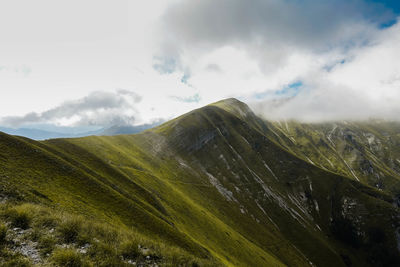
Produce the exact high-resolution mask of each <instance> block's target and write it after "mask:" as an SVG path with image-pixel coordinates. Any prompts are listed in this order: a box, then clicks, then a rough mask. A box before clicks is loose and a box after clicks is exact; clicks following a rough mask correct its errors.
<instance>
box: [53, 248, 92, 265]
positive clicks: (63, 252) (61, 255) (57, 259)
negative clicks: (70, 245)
mask: <svg viewBox="0 0 400 267" xmlns="http://www.w3.org/2000/svg"><path fill="white" fill-rule="evenodd" d="M51 261H52V262H53V263H54V264H55V265H56V266H63V267H82V266H89V264H87V263H85V261H84V260H83V259H82V256H81V255H80V254H79V253H78V252H76V251H75V250H73V249H59V250H56V251H54V253H53V255H52V257H51Z"/></svg>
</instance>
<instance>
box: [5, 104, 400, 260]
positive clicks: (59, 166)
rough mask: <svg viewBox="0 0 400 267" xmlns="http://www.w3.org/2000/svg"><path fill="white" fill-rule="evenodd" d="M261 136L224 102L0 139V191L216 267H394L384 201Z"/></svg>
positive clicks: (389, 206)
mask: <svg viewBox="0 0 400 267" xmlns="http://www.w3.org/2000/svg"><path fill="white" fill-rule="evenodd" d="M271 129H273V127H272V126H271V125H268V123H266V122H264V121H263V120H261V119H260V118H258V117H257V116H255V115H254V113H253V112H251V110H250V109H249V108H248V107H247V106H246V105H245V104H244V103H242V102H239V101H237V100H235V99H228V100H224V101H220V102H217V103H215V104H212V105H209V106H206V107H204V108H201V109H198V110H194V111H192V112H189V113H187V114H185V115H183V116H181V117H178V118H176V119H174V120H172V121H169V122H167V123H165V124H163V125H161V126H159V127H156V128H154V129H151V130H148V131H146V132H143V133H141V134H137V135H122V136H110V137H86V138H78V139H56V140H49V141H45V142H40V143H39V142H34V141H31V140H28V139H24V138H19V137H12V136H8V135H5V134H1V135H0V166H1V169H0V179H1V180H0V181H1V184H0V185H1V188H2V192H5V193H6V192H7V191H10V190H11V188H12V189H13V190H14V189H17V190H18V191H19V192H20V193H21V194H22V195H24V197H25V198H26V199H27V200H31V201H35V202H38V203H41V204H43V205H47V206H49V207H51V208H57V209H65V210H68V211H70V212H75V213H81V214H84V215H85V216H87V218H90V219H91V220H98V221H104V222H106V223H109V224H113V225H117V226H118V227H121V228H127V229H131V228H132V229H135V231H138V232H140V233H142V234H143V235H145V236H146V237H148V238H151V239H156V240H159V241H160V242H163V243H165V244H171V245H174V246H179V247H181V248H183V249H185V250H186V251H188V252H189V253H191V254H193V255H195V256H197V257H200V258H204V259H207V258H211V257H214V258H216V259H217V260H218V261H219V262H221V263H222V264H224V265H227V266H281V265H287V266H309V265H317V266H346V264H347V265H348V264H350V263H351V264H352V265H353V266H396V264H398V263H399V259H398V251H397V239H396V236H397V235H396V234H397V228H398V227H399V225H398V221H399V220H398V218H399V213H398V209H397V207H395V206H394V203H393V200H392V196H391V195H388V194H387V193H385V192H380V191H378V190H377V189H375V188H372V187H369V186H367V185H363V184H361V183H359V182H357V181H355V179H354V178H352V177H345V176H346V174H347V173H342V174H343V175H344V176H339V175H337V174H335V173H334V172H333V171H327V170H324V169H323V168H320V167H318V166H315V165H313V164H311V162H306V161H305V160H304V159H305V158H304V156H303V155H302V154H299V152H297V150H295V149H294V148H292V147H290V146H288V145H287V144H286V143H284V142H283V141H282V140H281V138H283V137H281V138H278V137H276V135H275V137H273V136H272V135H271V133H272V131H270V130H271ZM273 130H274V131H275V130H277V129H273ZM316 165H317V164H316ZM321 167H323V166H321ZM9 189H10V190H9Z"/></svg>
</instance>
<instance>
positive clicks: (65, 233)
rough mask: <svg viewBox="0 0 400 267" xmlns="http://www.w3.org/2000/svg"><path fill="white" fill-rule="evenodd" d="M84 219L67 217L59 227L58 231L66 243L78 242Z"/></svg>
mask: <svg viewBox="0 0 400 267" xmlns="http://www.w3.org/2000/svg"><path fill="white" fill-rule="evenodd" d="M82 225H83V219H82V218H80V217H76V216H75V217H67V218H65V220H64V221H62V222H61V224H60V225H59V226H58V228H57V230H58V233H59V234H60V237H61V239H62V240H63V241H64V242H66V243H74V242H76V241H77V240H78V236H79V233H80V232H81V230H82Z"/></svg>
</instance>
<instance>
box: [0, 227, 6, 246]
mask: <svg viewBox="0 0 400 267" xmlns="http://www.w3.org/2000/svg"><path fill="white" fill-rule="evenodd" d="M6 239H7V226H5V225H4V224H0V245H3V244H4V243H6Z"/></svg>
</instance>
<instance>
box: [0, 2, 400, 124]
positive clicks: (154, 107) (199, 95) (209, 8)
mask: <svg viewBox="0 0 400 267" xmlns="http://www.w3.org/2000/svg"><path fill="white" fill-rule="evenodd" d="M396 2H397V1H395V0H393V1H388V0H387V1H372V0H368V1H367V0H331V1H328V0H319V1H312V0H285V1H284V0H187V1H181V0H148V1H129V0H126V1H123V0H114V1H108V0H107V1H106V0H85V1H77V0H69V1H55V0H35V1H31V0H2V1H1V2H0V117H1V118H0V125H2V126H10V127H20V126H24V125H28V124H43V123H51V124H57V125H72V126H82V125H98V126H110V125H113V124H142V123H150V122H153V121H157V120H159V119H170V118H172V117H174V116H177V115H180V114H182V113H184V112H187V111H189V110H191V109H194V108H197V107H200V106H202V105H205V104H208V103H210V102H213V101H218V100H220V99H223V98H228V97H236V98H239V99H241V100H243V101H246V102H248V103H250V104H251V105H252V106H253V107H254V108H256V110H257V112H262V113H263V114H264V115H265V116H267V117H268V118H295V119H300V120H307V121H314V120H332V119H368V118H371V117H373V118H387V119H398V118H399V117H400V116H399V115H400V105H399V103H400V24H399V23H397V16H398V14H399V11H400V7H399V4H397V3H396Z"/></svg>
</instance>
